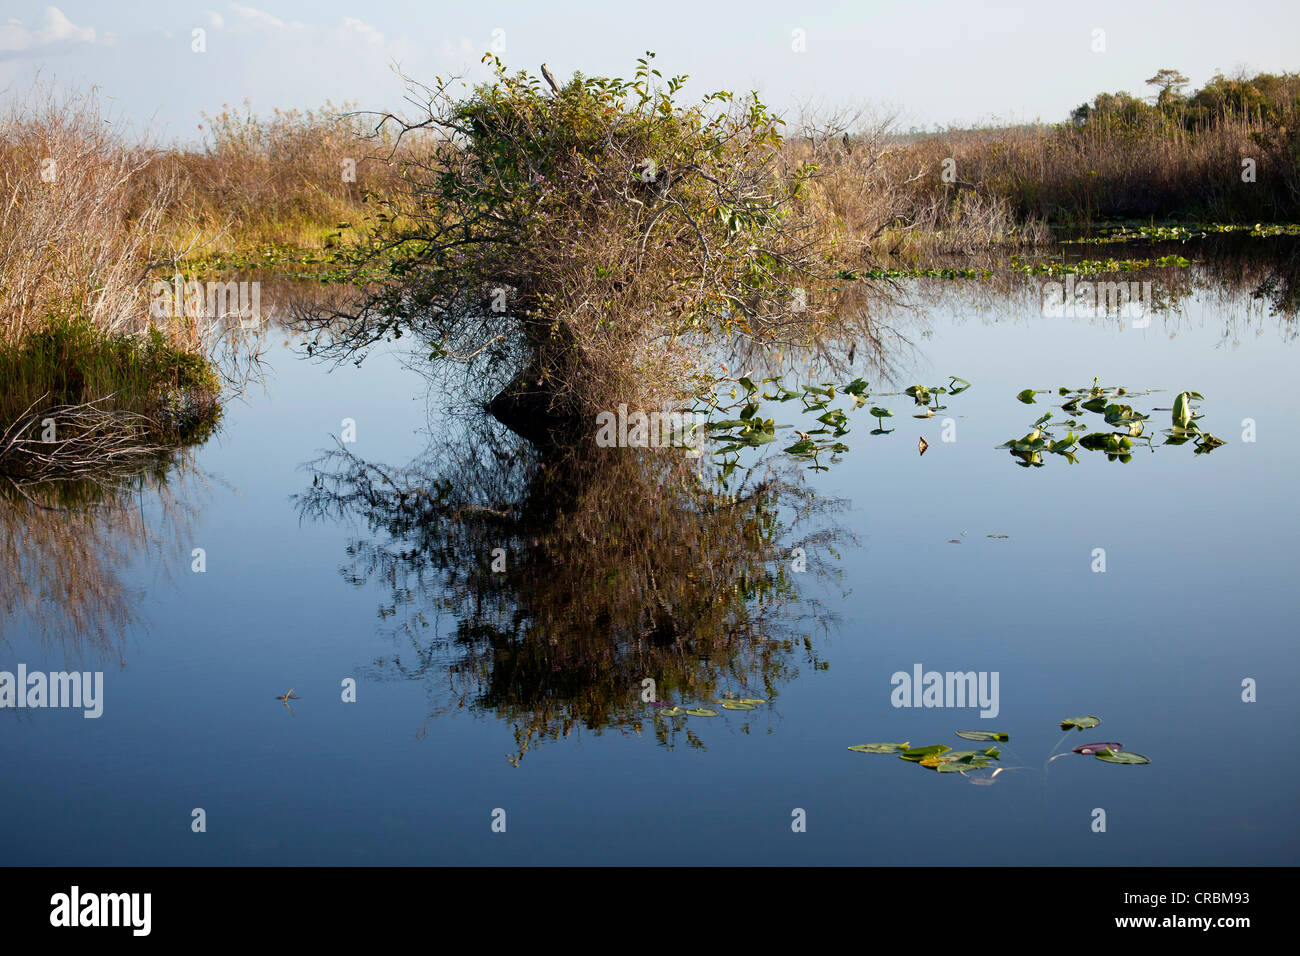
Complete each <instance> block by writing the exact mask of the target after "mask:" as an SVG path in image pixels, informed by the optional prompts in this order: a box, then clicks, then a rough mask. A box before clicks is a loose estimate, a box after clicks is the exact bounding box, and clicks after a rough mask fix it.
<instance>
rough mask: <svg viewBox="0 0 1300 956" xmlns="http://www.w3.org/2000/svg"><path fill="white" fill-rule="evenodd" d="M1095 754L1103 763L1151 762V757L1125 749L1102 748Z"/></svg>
mask: <svg viewBox="0 0 1300 956" xmlns="http://www.w3.org/2000/svg"><path fill="white" fill-rule="evenodd" d="M1095 756H1096V758H1097V759H1098V760H1100V761H1102V762H1103V763H1126V764H1144V763H1150V762H1151V758H1149V757H1144V756H1142V754H1135V753H1129V752H1128V751H1126V750H1102V751H1100V752H1099V753H1097V754H1096V755H1095Z"/></svg>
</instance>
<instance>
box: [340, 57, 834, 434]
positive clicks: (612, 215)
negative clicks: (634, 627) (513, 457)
mask: <svg viewBox="0 0 1300 956" xmlns="http://www.w3.org/2000/svg"><path fill="white" fill-rule="evenodd" d="M650 56H651V55H647V57H645V58H642V59H641V60H639V61H638V65H637V70H636V73H635V75H634V78H633V79H632V80H631V81H627V80H623V79H619V78H601V77H593V78H586V77H583V76H581V75H575V76H574V78H573V79H572V80H571V81H570V82H569V83H567V84H565V85H563V86H562V87H560V88H559V90H558V91H557V92H555V93H554V94H553V95H549V96H547V95H543V93H542V89H543V87H542V86H541V82H540V80H539V79H538V78H536V77H533V76H530V75H528V74H527V73H525V72H519V73H517V74H513V75H510V74H507V73H506V71H505V68H504V66H503V65H502V64H501V62H500V61H499V60H498V59H496V58H495V57H493V56H491V55H489V56H487V57H485V58H484V59H485V61H491V63H492V65H493V67H494V70H495V74H496V76H495V79H494V80H493V82H491V83H488V84H484V85H481V86H479V87H478V88H477V89H476V90H474V92H473V94H472V95H471V96H469V97H468V98H464V99H457V98H453V97H452V96H451V95H450V92H449V91H450V88H451V83H450V82H449V81H448V82H443V81H441V80H440V81H439V82H438V83H437V84H436V85H435V86H433V87H426V86H423V85H421V84H415V83H413V84H412V85H411V86H412V92H413V97H412V98H413V99H415V100H416V101H417V102H422V103H423V104H424V105H423V115H421V116H418V117H417V118H415V119H399V118H397V117H395V116H392V115H385V116H384V117H383V118H382V119H381V122H380V128H381V129H382V128H383V127H385V126H387V125H388V124H390V123H395V124H397V128H398V133H397V139H398V142H399V143H400V142H401V140H402V139H403V138H404V137H406V136H410V135H416V136H421V135H422V136H424V137H426V139H427V149H426V151H425V154H424V155H423V156H422V157H420V158H416V159H409V158H408V159H406V160H404V169H403V176H404V178H405V180H406V182H408V183H409V189H408V190H407V192H406V193H405V194H404V195H401V196H398V197H396V198H393V199H390V200H387V201H386V202H385V206H384V209H383V211H382V213H381V214H380V215H379V216H378V217H376V230H375V233H374V238H373V241H371V242H370V243H369V244H368V245H367V246H366V247H365V248H363V249H360V250H358V262H357V265H358V268H366V269H367V270H368V273H367V274H368V275H373V274H374V270H375V268H376V266H377V267H378V268H379V271H380V272H381V273H382V275H381V281H379V282H378V283H377V284H376V285H375V287H374V288H373V289H372V290H371V294H370V295H369V296H368V297H367V298H366V300H365V301H364V302H363V303H362V304H361V305H360V306H358V307H357V308H355V309H352V310H350V311H349V312H347V313H346V314H336V315H333V316H329V317H325V318H326V321H324V322H323V323H321V324H319V325H318V330H319V331H320V332H321V333H323V337H324V338H326V339H328V341H327V342H326V344H325V348H326V349H329V348H333V349H334V350H335V351H336V352H339V353H341V354H351V353H353V352H356V351H359V350H362V349H364V348H366V347H367V346H369V345H370V344H373V343H374V342H376V341H379V340H382V339H385V338H390V337H394V336H398V335H402V334H406V333H413V334H416V335H417V336H420V337H422V339H423V340H424V341H426V342H427V343H428V345H429V348H430V353H431V357H432V358H444V359H446V358H464V357H467V356H474V357H476V358H477V359H478V360H479V361H480V362H481V363H486V367H487V374H486V375H485V379H488V380H495V381H498V382H499V381H500V380H501V375H500V373H501V372H502V371H507V370H508V371H507V376H506V377H509V373H513V375H514V377H513V380H512V381H511V382H510V383H509V384H508V385H506V387H505V388H504V389H503V390H501V391H500V392H499V393H498V394H497V395H496V398H495V399H494V400H493V401H492V403H491V404H490V408H491V410H492V411H493V412H494V413H495V414H496V415H497V416H498V417H499V418H501V419H502V420H503V421H505V422H507V424H511V426H512V427H515V426H518V427H519V428H521V429H522V428H524V427H530V428H532V429H533V431H534V435H533V436H530V437H539V438H540V437H544V436H543V435H541V434H540V433H539V432H538V431H537V426H538V423H542V424H543V426H544V430H550V431H554V430H555V428H557V427H559V426H562V425H564V424H565V423H569V424H572V423H575V422H583V423H586V427H588V428H589V427H590V426H589V423H590V418H589V413H590V412H591V411H592V410H593V409H600V408H610V407H613V405H614V404H616V403H618V402H622V401H628V402H629V403H635V404H643V405H644V404H655V403H657V402H662V401H663V400H664V399H665V398H666V397H668V396H671V395H673V394H675V393H680V392H681V390H682V388H683V385H684V383H690V382H692V381H695V380H696V378H695V376H696V375H697V374H698V373H699V372H700V366H701V361H702V359H701V356H703V355H704V354H705V353H706V350H707V347H708V345H707V343H708V342H709V341H711V340H714V339H715V337H718V336H724V337H727V338H731V337H733V336H735V335H740V336H749V337H754V338H759V339H764V338H766V339H775V338H776V337H777V335H778V333H784V332H788V331H789V329H790V326H791V324H792V323H793V322H794V321H798V322H801V323H804V324H811V323H813V322H815V321H816V320H817V319H818V318H819V317H822V316H824V315H825V314H826V313H827V312H828V311H829V310H828V308H827V307H826V306H824V305H822V304H821V303H820V301H819V299H818V297H817V295H816V294H815V293H814V289H815V286H816V284H817V283H818V281H819V280H822V279H826V278H828V276H827V272H828V266H827V260H828V256H827V253H826V250H825V243H824V242H823V241H822V239H821V238H820V237H819V236H818V235H816V234H815V230H813V229H811V228H810V227H808V226H807V225H805V224H801V223H800V221H799V220H797V218H796V217H795V216H794V214H793V209H792V200H793V198H794V197H795V196H796V195H797V194H798V192H799V190H800V188H801V185H802V180H801V179H800V171H798V170H796V171H795V172H794V174H792V175H790V174H787V173H786V171H784V170H783V168H782V166H781V164H780V155H779V147H780V144H781V141H782V140H781V134H780V127H781V125H782V121H781V120H780V119H778V118H777V117H775V116H774V115H773V114H771V113H770V112H769V111H768V110H767V108H766V107H765V106H764V105H763V104H762V103H761V102H760V101H759V100H758V99H757V97H756V96H753V95H751V96H750V97H748V98H746V99H744V100H740V101H737V100H735V99H734V98H733V96H732V94H731V93H729V92H725V91H722V92H717V93H713V94H710V95H708V96H706V97H704V99H703V100H702V101H701V102H700V103H698V104H696V105H693V106H682V105H680V104H679V103H678V102H677V101H676V100H677V94H678V92H679V90H680V89H681V86H682V84H683V83H684V81H685V79H686V77H684V76H676V77H672V78H670V79H668V80H666V81H664V80H663V78H662V76H661V75H660V73H659V71H658V70H653V69H651V67H650ZM796 290H797V291H799V292H801V293H802V295H796ZM795 303H797V306H796V305H795ZM796 309H797V312H798V315H797V316H792V312H794V311H795V310H796Z"/></svg>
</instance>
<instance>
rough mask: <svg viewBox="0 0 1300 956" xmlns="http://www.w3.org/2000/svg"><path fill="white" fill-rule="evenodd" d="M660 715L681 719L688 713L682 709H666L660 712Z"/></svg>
mask: <svg viewBox="0 0 1300 956" xmlns="http://www.w3.org/2000/svg"><path fill="white" fill-rule="evenodd" d="M659 713H661V714H663V715H664V716H665V717H681V716H682V715H683V714H685V713H686V711H684V710H682V709H681V708H680V707H665V708H663V709H662V710H660V711H659Z"/></svg>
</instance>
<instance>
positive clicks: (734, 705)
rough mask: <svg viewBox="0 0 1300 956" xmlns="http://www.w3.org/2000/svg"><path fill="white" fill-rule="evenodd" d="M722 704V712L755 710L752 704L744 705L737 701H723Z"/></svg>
mask: <svg viewBox="0 0 1300 956" xmlns="http://www.w3.org/2000/svg"><path fill="white" fill-rule="evenodd" d="M721 703H722V709H723V710H757V709H758V708H756V707H755V706H754V705H753V704H745V703H742V702H741V701H738V700H724V701H722V702H721Z"/></svg>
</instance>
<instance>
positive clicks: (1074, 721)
mask: <svg viewBox="0 0 1300 956" xmlns="http://www.w3.org/2000/svg"><path fill="white" fill-rule="evenodd" d="M1099 723H1101V718H1100V717H1093V716H1091V715H1089V716H1087V717H1071V718H1069V719H1068V720H1063V721H1061V729H1062V730H1069V729H1070V728H1071V727H1073V728H1074V729H1075V730H1088V729H1089V728H1091V727H1096V726H1097V725H1098V724H1099Z"/></svg>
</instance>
